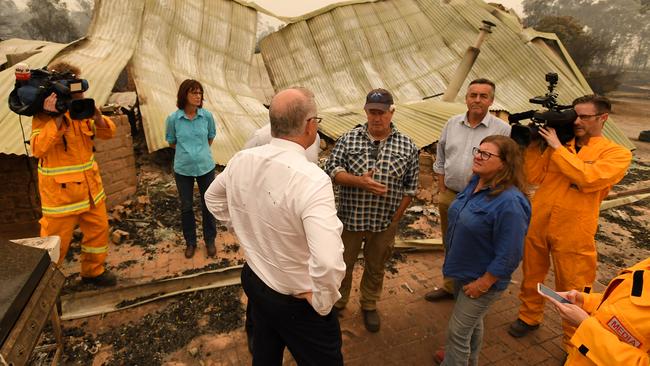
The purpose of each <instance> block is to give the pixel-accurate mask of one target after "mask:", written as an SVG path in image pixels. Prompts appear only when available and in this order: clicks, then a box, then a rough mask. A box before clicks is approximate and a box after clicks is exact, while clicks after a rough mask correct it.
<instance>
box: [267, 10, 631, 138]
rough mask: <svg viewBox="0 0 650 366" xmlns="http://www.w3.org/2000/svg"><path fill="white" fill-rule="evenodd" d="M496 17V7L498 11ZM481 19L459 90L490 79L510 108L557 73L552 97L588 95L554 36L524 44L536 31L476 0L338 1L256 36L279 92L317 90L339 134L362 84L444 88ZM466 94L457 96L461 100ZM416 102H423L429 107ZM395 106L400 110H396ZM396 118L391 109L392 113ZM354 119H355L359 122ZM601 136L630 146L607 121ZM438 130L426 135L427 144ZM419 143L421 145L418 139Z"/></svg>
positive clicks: (406, 94)
mask: <svg viewBox="0 0 650 366" xmlns="http://www.w3.org/2000/svg"><path fill="white" fill-rule="evenodd" d="M494 14H497V15H498V17H497V16H495V15H494ZM482 20H489V21H491V22H493V23H495V24H497V27H496V29H494V30H493V33H492V34H491V35H490V37H489V38H488V40H487V41H486V42H485V43H484V44H483V46H482V48H481V54H480V55H479V57H478V60H477V61H476V63H475V65H474V67H473V68H472V70H471V72H470V74H469V76H468V77H467V80H466V81H465V84H464V87H466V86H467V84H468V83H469V81H470V80H472V79H475V78H479V77H486V78H489V79H492V80H493V81H495V82H496V84H497V91H496V100H495V103H494V105H493V108H494V109H498V110H506V111H509V112H511V113H514V112H520V111H525V110H529V109H534V108H535V106H534V105H532V104H530V103H529V102H528V99H529V98H530V97H533V96H535V95H543V94H544V93H545V92H546V82H545V78H544V76H545V74H546V73H547V72H549V71H553V72H557V73H558V74H559V76H560V83H559V85H558V88H557V91H558V92H559V102H560V103H561V104H569V103H570V102H571V101H572V100H573V99H574V98H576V97H578V96H581V95H584V94H589V93H592V91H591V89H590V88H589V86H588V85H587V84H586V82H585V81H584V78H583V77H582V75H581V74H580V71H579V70H578V69H577V67H575V64H573V62H572V61H571V58H570V57H569V55H568V53H567V52H566V50H565V49H564V47H562V45H561V43H560V42H559V41H558V40H557V38H553V37H554V36H552V37H546V38H545V40H546V41H548V42H553V43H554V44H556V45H557V50H558V52H549V49H548V47H547V46H546V43H544V42H539V44H538V43H535V42H531V39H540V38H541V37H544V35H543V34H539V33H538V34H534V35H531V33H522V30H521V28H520V27H518V26H517V25H516V24H515V23H514V21H513V20H512V17H511V16H509V15H507V14H506V13H503V12H501V11H500V10H498V9H496V8H494V7H491V6H489V5H487V4H485V3H484V2H483V1H480V0H465V1H428V0H386V1H377V2H370V3H367V2H359V3H355V4H350V5H347V6H339V7H336V8H333V9H331V10H328V11H322V12H317V13H314V14H310V16H309V17H298V18H294V19H291V21H292V22H293V23H292V24H289V25H288V26H286V27H285V28H283V29H281V30H279V31H278V32H275V33H272V34H270V35H269V36H267V37H266V38H264V39H263V40H262V41H261V43H260V46H261V47H260V49H261V53H262V56H263V57H264V62H265V64H266V66H267V70H268V71H269V77H270V79H271V81H272V82H273V85H274V86H275V88H276V89H279V88H284V87H288V86H290V85H296V84H298V85H304V86H306V87H308V88H310V89H312V90H314V92H315V94H316V98H317V101H318V104H319V106H320V107H321V108H322V109H323V110H325V111H333V112H336V113H334V114H332V115H330V119H331V120H329V121H328V122H327V123H325V124H324V125H323V130H324V131H325V132H326V133H333V134H334V136H333V137H337V134H336V132H335V131H344V130H345V128H339V127H338V126H336V125H337V124H341V125H343V126H346V127H347V126H348V125H349V121H348V119H346V118H339V117H337V115H339V114H342V115H346V116H347V112H351V111H355V110H359V109H360V108H361V106H362V105H363V101H364V99H365V95H366V93H367V91H369V90H370V89H372V88H376V87H384V88H387V89H389V90H391V91H392V92H393V94H394V96H395V97H396V100H397V103H398V104H404V103H409V102H413V101H420V100H422V98H424V97H427V96H431V95H434V94H437V93H441V92H444V91H445V89H446V87H447V84H448V82H449V80H450V79H451V78H452V76H453V74H454V72H455V70H456V66H457V65H458V64H459V62H460V59H461V58H462V56H463V54H464V52H465V49H466V48H467V47H468V46H470V45H472V44H474V41H475V39H476V37H477V34H478V27H479V25H480V24H481V21H482ZM463 99H464V98H463V93H460V94H459V96H458V97H457V98H456V101H457V102H459V103H463ZM427 103H428V102H422V104H421V105H422V106H424V107H423V108H427V110H431V108H433V107H432V105H428V104H427ZM398 110H399V109H398ZM447 118H448V116H447V115H445V114H444V113H440V114H439V115H438V116H437V117H436V118H433V119H432V118H431V117H430V116H428V115H426V114H423V115H421V114H419V113H417V112H415V113H413V115H412V116H411V119H410V120H409V121H408V123H409V124H435V125H436V126H437V127H436V128H433V130H438V131H439V130H440V129H441V128H442V126H443V125H444V123H445V122H446V119H447ZM396 119H397V116H396ZM363 121H364V119H363V117H362V116H361V117H360V118H359V120H358V122H363ZM606 134H607V135H608V137H610V138H612V139H613V140H615V141H617V142H619V143H621V144H623V145H625V146H627V147H629V148H632V147H633V145H632V144H631V142H630V141H629V140H628V139H627V138H626V137H625V136H624V135H623V134H622V133H621V131H620V130H619V129H618V128H616V126H615V125H614V124H612V123H608V124H607V129H606ZM438 137H439V135H438V134H435V135H431V136H429V137H428V140H429V142H428V143H431V142H433V141H435V140H437V139H438ZM420 146H421V145H420Z"/></svg>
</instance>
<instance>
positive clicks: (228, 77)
mask: <svg viewBox="0 0 650 366" xmlns="http://www.w3.org/2000/svg"><path fill="white" fill-rule="evenodd" d="M142 19H143V20H142V29H141V34H140V37H139V43H138V46H137V49H136V52H135V53H134V55H133V59H132V62H131V64H130V70H131V75H132V76H133V78H134V80H135V83H136V86H137V90H138V95H139V97H140V108H141V111H142V117H143V126H144V129H145V133H146V137H147V145H148V147H149V151H155V150H158V149H161V148H164V147H167V146H168V144H167V142H166V141H165V119H166V118H167V116H168V115H169V114H170V113H171V112H173V111H174V110H176V93H177V90H178V85H180V83H181V82H182V81H183V80H184V79H188V78H191V79H196V80H198V81H200V82H201V84H202V85H203V88H204V91H205V95H204V97H205V101H204V103H203V106H204V108H206V109H208V110H209V111H211V112H212V113H213V114H214V116H215V119H216V122H217V136H216V137H215V141H214V143H213V144H212V152H213V156H214V158H215V160H216V161H217V163H219V164H223V165H225V163H226V162H227V161H228V160H229V159H230V157H232V155H233V154H234V153H235V152H237V151H238V150H239V149H240V148H241V146H243V145H244V143H245V142H246V140H247V139H248V137H249V136H250V134H251V133H252V132H253V131H254V130H255V129H257V128H258V127H260V126H262V125H264V124H265V123H266V122H267V121H268V117H267V116H268V112H267V110H266V108H264V106H263V105H262V103H261V102H260V101H258V100H257V99H256V97H255V94H254V93H253V91H252V89H251V88H250V86H249V85H248V81H249V75H250V72H251V69H252V60H253V54H254V51H255V33H256V28H257V13H256V12H255V10H254V9H252V8H249V7H246V6H243V5H241V4H239V3H238V2H234V1H230V0H213V1H202V0H191V1H185V0H176V1H166V2H163V1H148V2H147V4H146V7H145V11H144V15H143V18H142Z"/></svg>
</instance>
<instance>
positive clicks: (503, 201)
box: [442, 175, 531, 290]
mask: <svg viewBox="0 0 650 366" xmlns="http://www.w3.org/2000/svg"><path fill="white" fill-rule="evenodd" d="M477 184H478V176H477V175H474V176H473V177H472V178H471V180H470V182H469V184H468V185H467V187H465V189H464V190H463V191H462V192H460V193H459V194H458V195H457V196H456V200H455V201H454V202H453V203H452V204H451V206H450V207H449V211H448V215H449V227H448V229H447V243H448V248H447V251H446V256H445V264H444V265H443V269H442V271H443V273H444V275H445V277H451V278H454V279H456V280H458V281H460V282H461V283H462V284H467V283H469V282H472V281H474V280H475V279H477V278H479V277H481V276H482V275H483V274H484V273H485V272H489V273H491V274H492V275H494V276H496V277H498V278H499V280H498V281H497V282H496V283H495V284H494V285H493V288H494V289H496V290H504V289H505V288H506V287H507V286H508V283H509V282H510V276H511V275H512V272H514V270H515V269H516V268H517V266H518V265H519V261H520V260H521V257H522V254H523V248H524V238H525V237H526V231H528V224H529V222H530V213H531V209H530V202H529V201H528V199H527V198H526V197H525V196H524V195H523V193H521V191H519V190H518V189H517V188H515V187H511V188H509V189H507V190H505V191H503V192H501V193H500V194H499V195H497V196H496V197H491V196H488V194H489V193H490V189H489V188H486V189H482V190H480V191H478V192H476V193H472V192H474V189H475V188H476V185H477Z"/></svg>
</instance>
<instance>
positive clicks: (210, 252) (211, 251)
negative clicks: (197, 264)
mask: <svg viewBox="0 0 650 366" xmlns="http://www.w3.org/2000/svg"><path fill="white" fill-rule="evenodd" d="M205 249H206V252H207V253H208V257H210V258H214V257H215V256H216V255H217V247H215V246H214V242H212V244H210V243H208V244H206V245H205Z"/></svg>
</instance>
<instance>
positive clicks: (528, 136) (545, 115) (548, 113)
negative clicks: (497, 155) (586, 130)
mask: <svg viewBox="0 0 650 366" xmlns="http://www.w3.org/2000/svg"><path fill="white" fill-rule="evenodd" d="M546 82H547V83H548V92H547V93H546V94H545V95H544V96H537V97H534V98H530V99H529V100H528V101H529V102H531V103H533V104H541V105H542V106H543V107H544V108H546V110H545V111H537V110H530V111H526V112H521V113H513V114H511V115H510V116H509V117H508V122H510V125H511V126H512V131H511V133H510V137H512V139H513V140H515V141H517V143H518V144H519V145H522V146H528V145H529V144H530V142H531V141H532V140H536V139H540V138H541V136H540V135H539V129H540V127H544V128H546V127H551V128H553V129H555V132H556V134H557V137H558V139H559V140H560V142H561V143H562V144H563V145H564V144H565V143H567V142H569V141H571V139H573V137H574V136H575V135H574V132H573V123H574V122H575V120H576V118H577V115H576V112H575V111H574V110H573V108H572V106H570V105H560V104H557V93H556V92H555V86H556V85H557V82H558V76H557V74H556V73H554V72H549V73H547V74H546ZM525 119H530V120H531V121H532V122H531V123H529V124H528V125H523V124H522V123H521V121H522V120H525Z"/></svg>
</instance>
